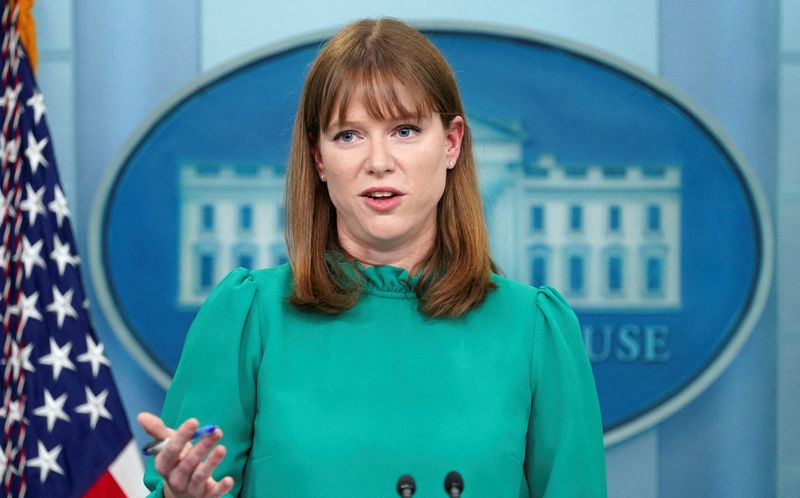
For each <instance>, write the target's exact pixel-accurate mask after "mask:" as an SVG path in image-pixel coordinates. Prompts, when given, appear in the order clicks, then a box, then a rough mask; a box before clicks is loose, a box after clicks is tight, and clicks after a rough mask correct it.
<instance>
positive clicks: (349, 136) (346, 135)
mask: <svg viewBox="0 0 800 498" xmlns="http://www.w3.org/2000/svg"><path fill="white" fill-rule="evenodd" d="M355 138H356V134H355V133H353V132H352V131H343V132H341V133H338V134H337V135H336V136H335V137H333V140H334V141H336V140H340V141H342V142H345V143H349V142H352V141H353V140H355Z"/></svg>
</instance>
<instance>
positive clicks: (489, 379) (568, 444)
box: [139, 19, 605, 498]
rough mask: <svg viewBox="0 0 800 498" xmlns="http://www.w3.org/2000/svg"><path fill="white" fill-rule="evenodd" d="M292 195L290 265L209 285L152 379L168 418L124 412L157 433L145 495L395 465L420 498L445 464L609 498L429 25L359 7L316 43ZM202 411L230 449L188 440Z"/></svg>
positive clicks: (483, 494) (487, 476)
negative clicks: (489, 197) (516, 267)
mask: <svg viewBox="0 0 800 498" xmlns="http://www.w3.org/2000/svg"><path fill="white" fill-rule="evenodd" d="M286 194H287V210H286V212H287V227H288V230H287V243H288V249H289V259H290V261H291V263H290V265H283V266H280V267H277V268H273V269H268V270H259V271H248V270H245V269H238V270H236V271H234V272H232V273H231V274H230V275H228V277H226V278H225V279H224V280H223V281H222V282H221V283H220V284H219V285H218V286H217V288H216V289H215V290H214V291H213V293H212V294H211V295H210V296H209V298H208V301H207V302H206V304H205V305H204V306H203V308H202V309H201V310H200V312H199V314H198V316H197V318H196V319H195V322H194V323H193V325H192V328H191V330H190V332H189V335H188V337H187V340H186V344H185V346H184V351H183V356H182V358H181V362H180V365H179V367H178V370H177V372H176V375H175V379H174V381H173V384H172V386H171V387H170V390H169V393H168V394H167V399H166V402H165V406H164V412H163V419H164V421H165V422H166V424H167V425H178V424H180V425H179V427H178V429H177V431H176V432H172V430H171V429H168V428H167V427H166V426H165V423H164V422H162V421H161V420H160V419H158V418H157V417H155V416H153V415H150V414H142V415H140V417H139V420H140V423H141V424H142V425H143V427H144V428H145V429H146V430H147V432H148V433H150V434H151V435H152V436H153V437H155V438H165V437H167V436H170V442H169V444H168V445H167V448H166V449H165V450H163V451H162V452H161V453H159V454H158V456H157V457H156V458H155V459H154V460H155V462H154V465H152V466H151V468H150V469H149V470H148V474H147V476H146V479H145V480H146V483H147V484H148V485H149V486H150V487H151V489H155V492H154V495H160V494H161V493H162V492H163V493H164V494H165V495H166V496H176V497H184V496H203V497H206V496H209V497H210V496H215V497H216V496H221V495H224V494H226V493H230V494H231V495H234V496H248V497H255V496H258V497H271V496H274V497H280V498H292V497H311V496H323V495H324V496H328V497H330V496H348V497H362V496H363V497H369V498H374V497H377V496H390V495H391V494H393V493H394V491H393V489H394V485H395V483H396V482H397V479H398V477H399V476H401V475H402V474H411V475H413V476H414V478H415V479H416V483H417V489H418V490H419V491H418V492H419V495H420V496H424V497H427V496H436V495H437V494H438V495H441V493H442V491H441V485H442V481H443V479H444V476H445V475H446V474H447V472H448V471H450V470H453V469H455V470H457V471H459V472H460V473H461V475H462V476H463V477H464V481H465V482H466V491H465V493H466V494H465V496H473V497H476V498H489V497H493V498H496V497H501V498H502V497H514V498H518V497H523V496H534V497H545V496H546V497H572V496H580V497H601V496H605V470H604V463H603V441H602V429H601V425H600V416H599V408H598V403H597V396H596V393H595V390H594V389H595V388H594V381H593V378H592V374H591V369H590V366H589V363H588V360H587V358H586V354H585V352H584V350H583V344H582V341H581V335H580V331H579V327H578V323H577V320H576V318H575V315H574V313H572V311H571V310H570V308H569V307H568V306H567V304H566V303H565V302H564V300H563V298H562V297H561V296H560V295H559V294H558V293H557V292H556V291H554V290H553V289H550V288H540V289H535V288H532V287H528V286H525V285H522V284H518V283H515V282H513V281H510V280H507V279H505V278H503V277H500V276H498V275H497V274H495V273H494V272H493V271H492V270H493V263H492V261H491V258H490V255H489V248H488V237H487V233H486V226H485V222H484V219H483V214H482V209H481V203H480V193H479V189H478V184H477V179H476V170H475V164H474V160H473V156H472V149H471V143H470V136H469V129H468V127H467V125H466V123H465V119H464V110H463V108H462V104H461V101H460V97H459V94H458V89H457V87H456V84H455V78H454V76H453V72H452V70H451V69H450V67H449V66H448V65H447V62H446V61H445V60H444V58H443V57H442V55H441V54H440V53H439V51H438V50H437V49H436V48H435V47H434V46H433V45H432V44H431V43H430V42H429V41H428V40H427V39H426V38H425V37H424V36H422V35H421V34H419V33H418V32H417V31H415V30H413V29H412V28H410V27H408V26H407V25H405V24H403V23H401V22H399V21H396V20H391V19H381V20H377V21H376V20H364V21H360V22H357V23H354V24H352V25H350V26H347V27H345V28H344V29H343V30H342V31H340V32H339V33H338V34H337V35H336V36H334V37H333V39H331V40H330V42H328V44H327V45H326V46H325V47H324V48H323V49H322V51H321V52H320V54H319V56H318V57H317V59H316V61H315V62H314V64H313V66H312V67H311V69H310V72H309V75H308V77H307V80H306V83H305V88H304V91H303V95H302V98H301V101H300V105H299V108H298V112H297V118H296V122H295V129H294V137H293V142H292V151H291V158H290V162H289V170H288V175H287V190H286ZM198 419H199V420H198ZM199 423H202V424H217V425H218V426H219V427H220V428H222V429H224V431H225V439H224V447H223V445H221V444H220V445H216V447H214V449H211V448H212V446H214V445H215V444H216V443H217V442H219V441H220V439H221V437H222V434H221V431H220V430H217V431H216V432H215V434H214V435H213V436H210V437H207V438H204V439H202V440H200V441H199V442H197V443H196V444H195V445H194V446H192V445H191V444H190V440H191V435H192V432H193V431H194V430H195V429H196V428H197V427H198V424H199ZM226 452H227V454H226ZM206 455H208V458H207V459H206V460H205V461H203V460H202V459H203V458H204V456H206ZM223 455H225V458H224V459H223V458H222V457H223ZM212 471H213V477H212V476H211V472H212Z"/></svg>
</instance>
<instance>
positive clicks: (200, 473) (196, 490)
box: [188, 445, 225, 496]
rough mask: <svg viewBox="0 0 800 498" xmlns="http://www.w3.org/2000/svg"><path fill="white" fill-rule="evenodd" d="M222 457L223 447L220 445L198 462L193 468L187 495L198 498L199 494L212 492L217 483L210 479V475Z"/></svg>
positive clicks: (223, 455) (223, 453)
mask: <svg viewBox="0 0 800 498" xmlns="http://www.w3.org/2000/svg"><path fill="white" fill-rule="evenodd" d="M224 457H225V447H224V446H221V445H220V446H217V447H216V448H214V449H213V450H211V453H209V455H208V458H206V459H205V460H204V461H202V462H200V464H199V465H197V466H196V467H195V468H194V473H192V477H191V478H190V479H189V488H188V489H189V494H191V495H192V496H200V495H201V494H210V493H211V492H212V490H213V489H214V487H215V486H216V484H217V483H216V482H215V481H214V480H213V479H211V478H210V477H211V473H212V472H213V471H214V469H215V468H217V465H219V463H220V462H221V461H222V459H223V458H224Z"/></svg>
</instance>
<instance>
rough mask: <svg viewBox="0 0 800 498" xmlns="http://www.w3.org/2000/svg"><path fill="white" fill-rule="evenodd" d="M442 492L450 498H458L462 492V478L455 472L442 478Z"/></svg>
mask: <svg viewBox="0 0 800 498" xmlns="http://www.w3.org/2000/svg"><path fill="white" fill-rule="evenodd" d="M444 490H445V492H447V493H448V495H447V496H449V497H450V498H459V497H460V496H461V493H462V492H463V491H464V478H463V477H461V474H459V473H458V472H456V471H455V470H454V471H452V472H449V473H448V474H447V475H446V476H445V478H444Z"/></svg>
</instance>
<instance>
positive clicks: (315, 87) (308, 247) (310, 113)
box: [285, 18, 496, 317]
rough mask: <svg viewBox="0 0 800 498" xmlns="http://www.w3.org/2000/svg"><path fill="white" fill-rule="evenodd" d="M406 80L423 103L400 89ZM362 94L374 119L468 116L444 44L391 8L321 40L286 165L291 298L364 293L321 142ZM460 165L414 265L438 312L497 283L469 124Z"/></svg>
mask: <svg viewBox="0 0 800 498" xmlns="http://www.w3.org/2000/svg"><path fill="white" fill-rule="evenodd" d="M400 84H402V86H403V88H404V89H406V90H408V91H409V92H410V94H411V95H412V96H414V105H415V106H416V108H415V109H406V108H404V107H403V104H402V103H401V101H400V99H399V98H398V89H397V87H398V86H399V85H400ZM352 99H360V100H361V102H362V103H363V105H364V107H365V108H366V109H367V111H368V112H369V114H370V116H372V117H373V118H375V119H381V120H383V119H388V118H395V117H401V116H402V117H409V116H417V117H421V116H429V115H430V114H431V113H434V114H438V115H439V116H440V117H441V121H442V125H443V126H444V127H448V126H449V125H450V123H451V122H452V120H453V118H455V117H456V116H461V117H462V118H464V120H465V123H466V116H465V115H464V108H463V105H462V103H461V97H460V95H459V91H458V87H457V86H456V81H455V76H454V74H453V71H452V69H451V68H450V66H449V64H448V63H447V61H446V60H445V59H444V57H443V56H442V54H441V53H440V52H439V50H438V49H437V48H436V47H435V46H434V45H433V43H431V42H430V41H429V40H428V39H427V38H426V37H425V36H423V35H422V34H421V33H420V32H419V31H417V30H415V29H414V28H412V27H410V26H409V25H407V24H405V23H403V22H401V21H398V20H396V19H391V18H382V19H364V20H361V21H358V22H355V23H353V24H350V25H348V26H346V27H344V28H343V29H342V30H341V31H339V32H338V33H336V35H334V36H333V38H331V39H330V40H329V41H328V42H327V43H326V44H325V45H324V46H323V48H322V50H321V51H320V53H319V55H318V56H317V58H316V60H315V61H314V63H313V64H312V65H311V68H310V70H309V73H308V76H307V77H306V81H305V86H304V88H303V93H302V95H301V97H300V103H299V105H298V108H297V115H296V118H295V124H294V132H293V136H292V145H291V151H290V156H289V165H288V171H287V175H286V209H285V213H286V225H285V226H286V245H287V248H288V255H289V262H290V265H291V268H292V275H293V279H294V287H293V289H292V293H291V296H290V297H289V302H291V303H292V304H294V305H295V306H299V307H308V308H315V309H317V310H320V311H324V312H328V313H340V312H342V311H344V310H347V309H349V308H352V307H353V306H354V305H355V304H356V303H357V302H358V299H359V298H360V296H361V291H362V289H361V286H362V280H361V279H359V278H358V276H359V275H360V274H359V271H358V268H357V266H356V265H355V262H354V261H353V258H352V257H351V256H349V255H347V254H344V256H345V259H344V261H345V263H342V258H335V257H333V258H332V257H331V253H335V252H339V253H344V252H345V251H344V250H343V249H342V247H341V245H340V243H339V239H338V232H337V226H336V211H335V208H334V206H333V203H332V202H331V199H330V197H329V195H328V190H327V185H326V184H325V183H324V182H322V181H321V180H320V179H319V176H318V174H317V170H316V166H315V161H314V148H315V145H316V143H317V141H318V140H319V137H320V133H321V132H322V131H323V130H324V129H325V128H326V127H327V126H328V125H329V124H330V123H331V121H332V120H333V118H334V116H335V117H337V118H338V120H339V121H340V122H341V121H344V120H345V119H346V116H345V114H346V111H347V108H348V104H349V102H350V101H351V100H352ZM464 128H465V131H464V137H463V140H462V142H461V151H460V154H459V156H458V160H457V162H456V164H455V167H453V168H452V169H449V170H448V171H447V177H446V180H445V189H444V193H443V195H442V198H441V200H440V201H439V205H438V207H437V214H436V216H437V220H436V222H437V223H436V227H437V228H436V237H435V241H434V243H433V246H432V247H431V248H430V250H429V251H428V253H427V254H426V255H425V256H424V257H423V258H422V260H421V261H419V262H418V264H417V265H416V267H415V268H413V269H412V272H411V274H412V275H414V274H417V272H421V278H420V279H419V283H418V285H417V287H416V293H417V296H418V298H419V301H420V310H421V311H422V312H423V313H425V314H426V315H428V316H431V317H458V316H461V315H462V314H464V313H465V312H466V311H468V310H469V309H471V308H473V307H475V306H477V305H479V304H480V303H481V302H482V301H483V300H484V298H485V297H486V295H487V294H488V293H489V292H490V291H491V290H492V289H494V288H495V284H494V283H493V282H492V280H491V272H492V271H496V267H495V265H494V263H493V261H492V259H491V256H490V251H489V238H488V233H487V229H486V221H485V219H484V216H483V208H482V206H481V196H480V189H479V186H478V179H477V171H476V167H475V161H474V158H473V154H472V140H471V136H470V132H469V126H467V125H466V124H465V127H464Z"/></svg>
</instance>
